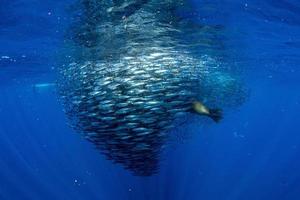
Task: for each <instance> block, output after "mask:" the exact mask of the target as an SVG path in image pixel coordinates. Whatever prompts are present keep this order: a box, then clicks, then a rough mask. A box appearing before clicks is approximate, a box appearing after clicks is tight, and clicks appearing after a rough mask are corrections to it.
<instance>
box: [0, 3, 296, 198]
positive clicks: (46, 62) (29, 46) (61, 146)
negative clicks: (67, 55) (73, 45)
mask: <svg viewBox="0 0 300 200" xmlns="http://www.w3.org/2000/svg"><path fill="white" fill-rule="evenodd" d="M190 1H191V3H193V5H194V9H195V12H197V13H199V15H200V16H201V17H200V18H197V19H194V20H195V21H197V22H199V23H200V24H209V25H210V24H213V25H218V24H221V25H222V26H225V27H226V33H225V34H224V37H225V38H226V43H225V45H226V51H227V54H226V55H227V56H228V58H229V59H232V63H234V65H235V66H239V68H240V69H241V71H243V76H244V77H243V78H244V80H245V84H246V86H247V87H248V88H249V91H250V93H249V97H248V98H247V100H246V101H245V103H244V104H243V105H241V106H239V107H237V108H234V109H231V110H229V111H227V112H226V113H225V116H224V119H223V121H222V122H221V123H219V124H209V125H207V126H204V127H202V126H201V127H199V123H195V124H191V125H189V129H190V130H189V131H190V132H193V134H192V136H190V137H189V139H187V140H185V141H184V142H183V143H179V144H175V145H174V147H172V148H170V149H169V150H168V151H167V152H166V153H165V154H164V157H163V161H162V163H161V169H160V172H159V173H158V174H156V175H154V176H151V177H136V176H132V174H131V173H130V172H128V171H126V170H124V169H123V168H122V167H121V166H119V165H115V164H113V163H111V162H110V161H107V160H105V158H104V156H102V155H101V154H99V153H98V152H97V151H96V150H95V149H94V148H93V147H92V145H91V144H90V143H89V142H87V141H86V140H84V139H82V138H81V137H80V136H79V135H78V134H76V133H75V131H74V130H72V129H71V128H70V127H69V126H68V121H67V119H66V116H65V114H64V112H63V107H62V105H61V104H60V102H59V101H58V97H57V93H56V90H55V79H56V67H57V64H58V61H57V60H58V58H57V57H58V56H57V54H59V51H60V49H61V46H62V43H63V42H62V41H63V40H64V31H65V29H66V28H67V27H68V25H69V24H70V20H71V19H70V17H69V14H68V6H69V5H70V4H72V3H74V1H71V0H67V1H49V0H45V1H36V0H27V1H24V0H1V2H0V44H1V45H0V91H1V92H0V136H1V139H0V199H3V200H6V199H12V200H14V199H16V200H19V199H22V200H23V199H24V200H27V199H28V200H34V199H58V200H60V199H64V200H69V199H78V200H82V199H91V200H94V199H95V200H96V199H97V200H98V199H101V200H102V199H103V200H115V199H116V200H123V199H124V200H126V199H128V200H129V199H131V200H135V199H138V200H142V199H145V200H147V199H148V200H152V199H153V200H154V199H155V200H160V199H161V200H169V199H172V200H177V199H178V200H185V199H188V200H198V199H205V200H215V199H216V200H217V199H218V200H219V199H224V200H235V199H236V200H248V199H249V200H250V199H251V200H253V199H259V200H260V199H271V200H277V199H278V200H279V199H280V200H297V199H300V189H299V188H300V171H299V169H300V160H299V155H300V135H299V133H300V129H299V123H300V118H299V116H298V114H299V113H300V92H299V91H300V90H299V89H300V67H299V65H300V3H299V1H296V0H272V1H271V0H264V1H258V0H253V1H251V2H250V1H236V0H231V1H227V0H213V1H204V0H190ZM180 15H182V16H186V17H189V16H190V13H184V12H183V13H180ZM182 134H183V133H182Z"/></svg>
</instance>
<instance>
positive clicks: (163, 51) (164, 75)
mask: <svg viewBox="0 0 300 200" xmlns="http://www.w3.org/2000/svg"><path fill="white" fill-rule="evenodd" d="M82 2H83V5H84V6H83V7H84V9H83V14H82V15H81V18H83V19H80V20H79V21H81V23H79V25H77V26H75V28H73V29H72V30H73V32H74V33H73V34H72V36H71V39H70V40H68V45H69V50H70V52H72V53H73V55H72V56H70V57H71V59H70V64H66V65H64V66H63V67H61V68H60V78H59V81H58V87H59V93H60V96H61V99H62V102H63V104H64V107H65V111H66V113H67V115H68V117H69V119H70V121H71V124H72V126H73V127H74V129H76V130H78V132H81V133H82V135H83V136H84V137H85V138H86V139H88V140H89V141H91V142H92V143H93V144H94V145H95V146H96V147H97V148H98V149H99V150H100V151H101V152H102V153H103V154H105V155H106V157H107V158H108V159H111V160H113V161H114V162H116V163H121V164H122V165H123V166H125V168H127V169H129V170H131V171H132V172H133V173H134V174H136V175H140V176H148V175H152V174H153V173H155V172H156V171H157V170H158V168H159V156H160V153H161V151H162V149H163V146H164V144H165V143H166V140H167V137H168V134H167V133H168V130H170V129H171V128H172V125H173V121H174V119H175V118H177V116H180V115H181V114H183V113H185V112H189V111H190V109H191V104H192V101H194V100H195V99H200V100H201V96H202V97H204V96H205V94H203V93H202V94H201V89H200V88H201V87H200V86H201V85H205V84H204V83H202V82H204V81H205V80H204V79H205V78H204V77H206V75H207V74H209V73H211V71H213V70H214V68H215V66H214V67H211V66H209V65H207V63H205V62H207V60H208V59H199V58H197V59H196V58H195V57H194V56H192V54H191V52H190V51H188V50H191V49H192V47H193V45H194V44H191V43H190V45H189V46H187V43H185V41H184V40H182V41H180V38H181V37H182V36H183V35H185V34H186V33H193V34H195V32H196V31H198V33H201V34H202V35H204V34H203V33H205V32H206V33H207V32H211V30H213V31H215V29H209V31H207V30H208V28H207V27H204V28H202V27H201V28H200V27H193V29H189V28H188V27H189V26H187V24H186V23H185V22H179V21H177V18H176V17H175V15H174V7H176V6H177V4H179V3H181V2H183V1H178V2H176V1H174V0H169V1H167V0H165V1H157V0H153V1H145V0H140V1H139V0H136V1H129V2H128V1H124V2H125V3H123V4H122V1H113V2H117V5H118V6H115V7H111V5H108V6H107V5H104V1H94V0H82ZM120 2H121V3H120ZM149 2H150V3H149ZM151 2H152V3H151ZM153 2H156V3H157V2H159V3H157V4H154V3H153ZM159 5H167V7H166V6H164V7H162V6H159ZM175 5H176V6H175ZM171 8H172V9H171ZM98 10H100V11H101V12H96V11H98ZM180 24H182V26H183V27H185V28H183V29H178V28H177V27H178V26H180ZM195 30H196V31H195ZM201 34H200V35H201ZM209 34H210V33H209ZM191 38H193V37H191ZM200 38H201V37H199V39H200ZM214 40H215V37H214ZM203 41H204V43H205V44H207V43H209V42H210V41H212V40H203ZM70 43H72V44H71V45H70ZM187 49H188V50H187ZM206 84H207V83H206ZM207 90H209V89H207Z"/></svg>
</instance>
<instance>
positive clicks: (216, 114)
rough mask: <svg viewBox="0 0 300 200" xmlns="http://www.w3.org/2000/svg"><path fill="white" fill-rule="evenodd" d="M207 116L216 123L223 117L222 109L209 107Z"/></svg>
mask: <svg viewBox="0 0 300 200" xmlns="http://www.w3.org/2000/svg"><path fill="white" fill-rule="evenodd" d="M208 116H209V117H210V118H211V119H213V120H214V121H215V122H217V123H218V122H220V121H221V119H223V111H222V109H209V115H208Z"/></svg>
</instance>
